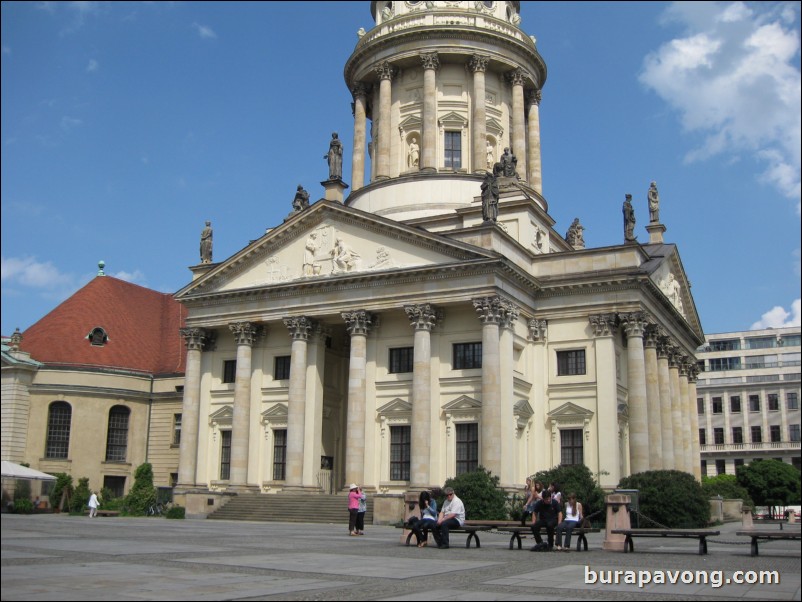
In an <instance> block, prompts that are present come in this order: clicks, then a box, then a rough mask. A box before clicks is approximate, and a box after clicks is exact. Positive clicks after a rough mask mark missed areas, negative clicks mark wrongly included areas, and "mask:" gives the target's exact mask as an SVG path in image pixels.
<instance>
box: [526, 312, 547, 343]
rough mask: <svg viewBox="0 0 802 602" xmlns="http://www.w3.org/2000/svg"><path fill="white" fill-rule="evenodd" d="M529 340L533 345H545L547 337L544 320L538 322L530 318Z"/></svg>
mask: <svg viewBox="0 0 802 602" xmlns="http://www.w3.org/2000/svg"><path fill="white" fill-rule="evenodd" d="M528 326H529V338H530V339H531V340H533V341H534V342H535V343H545V342H546V336H547V335H548V326H549V325H548V322H547V321H546V320H539V319H537V318H531V319H530V320H529V322H528Z"/></svg>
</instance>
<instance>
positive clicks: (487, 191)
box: [482, 171, 498, 222]
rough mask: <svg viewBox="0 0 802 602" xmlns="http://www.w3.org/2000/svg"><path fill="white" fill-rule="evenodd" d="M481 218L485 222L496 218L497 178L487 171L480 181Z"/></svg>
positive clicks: (493, 220)
mask: <svg viewBox="0 0 802 602" xmlns="http://www.w3.org/2000/svg"><path fill="white" fill-rule="evenodd" d="M482 219H483V220H484V221H485V222H495V221H496V220H498V180H497V178H496V176H495V175H494V174H492V173H490V172H489V171H488V172H485V179H484V180H483V181H482Z"/></svg>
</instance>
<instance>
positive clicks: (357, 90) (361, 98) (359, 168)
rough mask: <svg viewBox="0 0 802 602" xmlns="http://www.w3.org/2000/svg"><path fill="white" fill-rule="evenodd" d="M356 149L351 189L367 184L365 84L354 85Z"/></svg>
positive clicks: (352, 164)
mask: <svg viewBox="0 0 802 602" xmlns="http://www.w3.org/2000/svg"><path fill="white" fill-rule="evenodd" d="M353 92H354V151H353V154H352V155H351V190H352V191H355V190H359V189H360V188H362V187H363V186H364V185H365V150H366V145H367V111H366V106H365V105H366V103H367V92H366V90H365V87H364V85H362V84H358V85H357V86H355V87H354V90H353Z"/></svg>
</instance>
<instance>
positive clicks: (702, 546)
mask: <svg viewBox="0 0 802 602" xmlns="http://www.w3.org/2000/svg"><path fill="white" fill-rule="evenodd" d="M611 532H612V533H614V534H615V535H625V536H626V539H624V553H626V552H634V551H635V546H634V545H633V544H632V538H633V537H686V538H687V537H692V538H695V539H698V540H699V555H700V556H701V555H704V554H707V538H708V537H713V536H715V535H719V534H720V531H712V530H710V529H613V530H612V531H611Z"/></svg>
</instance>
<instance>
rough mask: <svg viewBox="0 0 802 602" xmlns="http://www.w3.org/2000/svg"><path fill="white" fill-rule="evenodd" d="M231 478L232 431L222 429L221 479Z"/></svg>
mask: <svg viewBox="0 0 802 602" xmlns="http://www.w3.org/2000/svg"><path fill="white" fill-rule="evenodd" d="M229 478H231V431H220V480H221V481H228V479H229Z"/></svg>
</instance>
